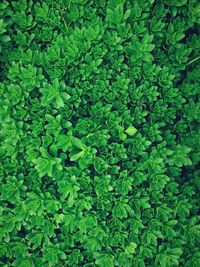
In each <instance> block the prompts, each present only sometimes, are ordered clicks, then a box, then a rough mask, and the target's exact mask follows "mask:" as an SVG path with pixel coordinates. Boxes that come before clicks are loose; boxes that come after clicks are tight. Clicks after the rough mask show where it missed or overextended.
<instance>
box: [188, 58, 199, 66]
mask: <svg viewBox="0 0 200 267" xmlns="http://www.w3.org/2000/svg"><path fill="white" fill-rule="evenodd" d="M198 59H200V56H198V57H196V58H194V59H192V60H191V61H189V62H188V63H187V66H189V65H191V64H192V63H194V62H195V61H197V60H198Z"/></svg>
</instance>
